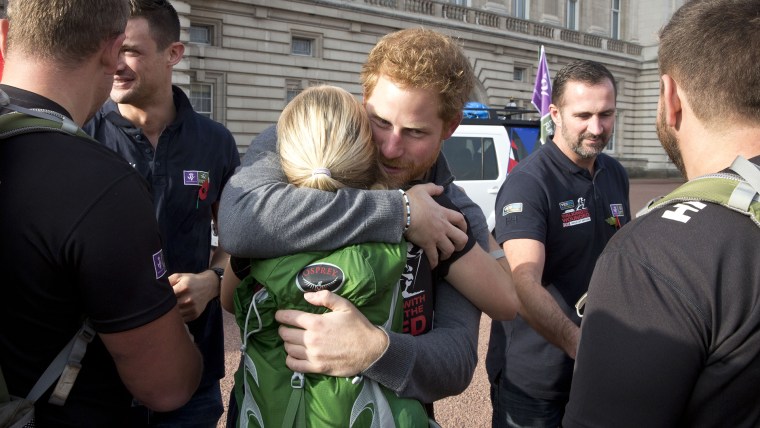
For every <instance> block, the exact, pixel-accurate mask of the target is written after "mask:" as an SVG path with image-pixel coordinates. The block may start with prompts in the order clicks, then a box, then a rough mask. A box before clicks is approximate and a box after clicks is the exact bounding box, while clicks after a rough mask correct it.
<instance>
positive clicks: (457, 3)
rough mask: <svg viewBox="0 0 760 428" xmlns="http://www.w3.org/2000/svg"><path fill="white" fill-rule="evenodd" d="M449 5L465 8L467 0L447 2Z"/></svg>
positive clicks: (450, 0)
mask: <svg viewBox="0 0 760 428" xmlns="http://www.w3.org/2000/svg"><path fill="white" fill-rule="evenodd" d="M449 3H451V4H455V5H457V6H467V0H449Z"/></svg>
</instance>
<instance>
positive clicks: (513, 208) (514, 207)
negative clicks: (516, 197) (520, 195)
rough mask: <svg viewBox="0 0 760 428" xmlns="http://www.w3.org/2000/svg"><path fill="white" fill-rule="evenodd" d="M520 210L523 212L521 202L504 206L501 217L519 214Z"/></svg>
mask: <svg viewBox="0 0 760 428" xmlns="http://www.w3.org/2000/svg"><path fill="white" fill-rule="evenodd" d="M522 210H523V204H522V202H515V203H512V204H509V205H504V208H503V209H502V210H501V216H502V217H506V216H507V215H509V214H514V213H521V212H522Z"/></svg>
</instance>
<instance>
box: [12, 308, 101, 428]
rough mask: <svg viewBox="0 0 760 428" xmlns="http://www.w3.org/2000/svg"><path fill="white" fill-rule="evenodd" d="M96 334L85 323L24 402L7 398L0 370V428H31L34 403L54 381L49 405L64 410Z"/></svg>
mask: <svg viewBox="0 0 760 428" xmlns="http://www.w3.org/2000/svg"><path fill="white" fill-rule="evenodd" d="M95 334H96V333H95V330H94V329H93V328H92V325H91V324H90V320H89V319H87V320H85V321H84V323H83V324H82V327H81V328H80V329H79V331H77V333H76V334H75V335H74V337H72V338H71V340H69V342H68V343H67V344H66V346H64V347H63V349H61V351H60V352H58V355H56V356H55V358H54V359H53V362H51V363H50V365H49V366H48V367H47V369H45V371H44V372H43V373H42V376H40V378H39V379H38V380H37V383H35V384H34V386H33V387H32V389H31V390H30V391H29V393H28V394H27V395H26V398H25V399H19V398H16V397H12V396H11V395H10V394H9V392H8V386H7V385H6V383H5V378H4V377H3V372H2V369H0V426H3V427H10V428H16V427H25V426H27V424H29V425H30V426H33V421H34V403H35V402H36V401H37V400H38V399H39V398H40V397H41V396H42V394H44V393H45V391H47V390H48V388H50V386H51V385H53V382H55V381H56V379H58V384H57V385H56V386H55V389H54V390H53V393H52V394H51V395H50V399H49V400H48V402H49V403H51V404H55V405H58V406H63V405H64V404H65V403H66V398H68V396H69V392H71V387H72V386H73V385H74V381H75V380H76V377H77V375H78V374H79V369H80V368H81V367H82V364H81V362H82V358H84V354H85V352H86V351H87V345H88V344H89V343H90V342H91V341H92V339H93V338H94V337H95Z"/></svg>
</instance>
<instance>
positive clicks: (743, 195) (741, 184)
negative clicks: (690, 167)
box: [637, 156, 760, 227]
mask: <svg viewBox="0 0 760 428" xmlns="http://www.w3.org/2000/svg"><path fill="white" fill-rule="evenodd" d="M730 169H731V170H732V171H733V172H720V173H717V174H708V175H704V176H702V177H697V178H695V179H693V180H690V181H688V182H686V183H684V184H683V185H682V186H680V187H678V188H677V189H676V190H674V191H672V192H671V193H670V194H668V195H667V196H665V197H663V198H662V199H657V200H654V201H651V202H650V203H649V204H648V205H647V206H646V207H645V208H644V209H643V210H641V211H639V213H638V214H637V217H638V216H640V215H646V214H648V213H650V212H652V211H653V210H655V209H657V208H659V207H662V206H665V205H670V204H673V203H677V202H688V201H705V202H712V203H714V204H718V205H722V206H724V207H726V208H729V209H731V210H734V211H737V212H740V213H742V214H745V215H747V216H748V217H749V218H750V219H751V220H752V222H753V223H755V225H756V226H758V227H760V167H758V166H756V165H754V164H753V163H752V162H750V161H748V160H746V159H744V158H743V157H741V156H737V157H736V159H735V160H734V162H733V163H732V164H731V168H730Z"/></svg>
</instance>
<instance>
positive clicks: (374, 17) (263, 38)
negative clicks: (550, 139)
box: [3, 0, 684, 176]
mask: <svg viewBox="0 0 760 428" xmlns="http://www.w3.org/2000/svg"><path fill="white" fill-rule="evenodd" d="M683 2H684V0H667V1H663V0H499V1H485V0H450V1H436V0H173V1H172V4H173V5H174V6H175V8H176V9H177V11H178V12H179V14H180V19H181V24H182V40H183V42H185V43H186V45H187V49H186V51H185V59H184V60H183V61H182V62H181V63H180V64H179V66H177V67H176V68H175V75H174V80H175V83H176V84H178V85H180V86H182V87H183V88H184V89H185V90H186V91H187V92H188V93H189V94H190V96H191V99H192V101H193V104H194V106H195V107H196V109H197V110H198V111H200V112H203V113H204V114H207V115H209V116H210V117H212V118H213V119H215V120H217V121H219V122H221V123H223V124H225V125H226V126H227V127H228V128H229V129H230V131H231V132H232V133H233V135H234V136H235V138H236V141H237V144H238V147H239V148H240V151H241V153H243V152H245V149H246V147H247V146H248V144H249V143H250V141H251V139H252V138H254V137H255V136H256V135H257V134H258V133H260V132H261V131H262V130H264V129H265V128H266V127H267V126H269V125H271V124H273V123H275V122H276V121H277V118H278V117H279V113H280V111H281V110H282V109H283V107H284V106H285V104H286V103H287V102H288V101H289V100H290V99H291V98H292V97H293V96H295V94H297V93H298V92H299V91H300V90H303V89H304V88H306V87H308V86H311V85H317V84H331V85H337V86H341V87H343V88H345V89H347V90H349V91H350V92H352V93H354V94H355V95H356V96H357V97H360V96H361V87H360V85H359V71H360V69H361V65H362V63H363V61H364V60H365V59H366V56H367V53H368V52H369V50H370V49H371V48H372V46H373V45H374V44H375V43H376V42H377V40H378V39H379V38H380V37H381V36H383V35H385V34H387V33H389V32H392V31H395V30H398V29H401V28H408V27H426V28H433V29H436V30H439V31H442V32H444V33H446V34H449V35H451V36H454V37H456V38H457V39H458V40H459V41H460V42H461V44H462V46H463V47H464V49H465V52H466V53H467V55H468V57H469V58H470V61H471V63H472V66H473V67H474V69H475V74H476V77H477V79H478V82H477V86H476V89H475V90H474V93H473V94H472V97H471V98H472V100H474V101H479V102H482V103H484V104H487V105H489V106H494V107H502V106H504V105H506V104H507V103H510V102H515V103H516V104H517V106H519V107H524V108H531V105H530V98H531V95H532V91H533V85H534V79H535V75H536V69H537V65H538V52H539V48H540V46H541V45H543V46H544V47H545V50H546V52H547V59H548V64H549V71H550V74H551V76H552V77H553V76H554V74H555V73H556V71H558V70H559V69H560V68H561V67H562V66H563V65H565V64H567V63H568V62H570V61H572V60H574V59H577V58H583V59H591V60H595V61H599V62H602V63H603V64H605V65H606V66H607V67H608V68H609V69H610V71H612V73H613V75H614V76H615V77H616V80H617V85H618V91H619V93H618V117H617V122H616V133H615V139H614V143H613V144H611V146H612V147H611V148H610V150H609V152H610V154H611V155H612V156H614V157H615V158H617V159H618V160H620V161H621V162H622V163H623V164H624V165H625V166H626V168H627V169H628V170H629V173H631V175H632V176H641V175H646V176H671V175H677V172H676V170H675V168H674V167H673V166H672V165H671V164H670V162H669V160H668V159H667V156H666V155H665V153H664V151H663V150H662V148H661V147H660V144H659V142H658V140H657V136H656V132H655V116H656V109H657V96H658V91H659V83H658V74H657V48H656V33H657V30H658V29H659V28H660V26H661V25H662V24H663V23H664V22H665V21H666V20H667V19H668V18H669V17H670V15H671V14H672V12H673V11H674V10H675V9H677V8H678V7H679V6H680V5H681V4H683ZM3 3H5V1H3Z"/></svg>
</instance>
